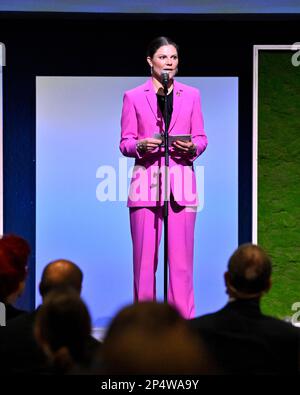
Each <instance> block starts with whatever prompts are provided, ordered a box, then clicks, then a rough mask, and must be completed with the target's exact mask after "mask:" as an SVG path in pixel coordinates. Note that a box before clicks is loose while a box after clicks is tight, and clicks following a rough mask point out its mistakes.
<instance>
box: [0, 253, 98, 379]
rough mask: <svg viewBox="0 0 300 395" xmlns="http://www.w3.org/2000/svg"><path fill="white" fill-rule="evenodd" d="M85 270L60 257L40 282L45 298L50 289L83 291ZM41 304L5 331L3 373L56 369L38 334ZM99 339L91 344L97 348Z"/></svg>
mask: <svg viewBox="0 0 300 395" xmlns="http://www.w3.org/2000/svg"><path fill="white" fill-rule="evenodd" d="M82 280H83V273H82V271H81V270H80V268H79V267H78V266H77V265H76V264H75V263H73V262H71V261H68V260H56V261H54V262H51V263H49V264H48V265H47V266H46V267H45V269H44V271H43V273H42V278H41V282H40V286H39V290H40V294H41V296H42V299H43V302H44V300H45V298H46V296H47V295H48V294H49V292H51V291H54V290H60V291H62V290H69V289H70V288H72V289H73V290H74V291H75V292H77V294H78V295H80V292H81V287H82ZM38 310H39V308H38V309H37V310H35V311H33V312H31V313H27V314H23V315H21V316H20V317H17V318H15V319H14V320H11V321H10V322H9V323H8V325H7V326H6V328H3V329H4V331H3V332H2V333H1V342H0V353H1V361H0V368H1V372H2V373H14V374H18V373H28V374H47V373H50V374H51V373H52V372H53V370H52V368H51V367H50V369H49V365H48V360H47V358H46V356H45V354H44V353H43V352H42V350H41V349H40V348H39V347H38V345H37V343H36V340H35V338H34V332H33V329H34V322H35V318H36V315H37V311H38ZM98 344H99V343H98V342H97V341H96V340H95V339H93V338H92V337H90V348H91V349H92V348H94V349H96V348H97V346H98Z"/></svg>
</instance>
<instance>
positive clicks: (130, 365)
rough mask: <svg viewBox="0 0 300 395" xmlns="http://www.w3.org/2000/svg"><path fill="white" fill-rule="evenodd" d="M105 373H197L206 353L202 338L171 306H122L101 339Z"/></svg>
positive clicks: (204, 363)
mask: <svg viewBox="0 0 300 395" xmlns="http://www.w3.org/2000/svg"><path fill="white" fill-rule="evenodd" d="M102 357H103V363H104V369H105V373H106V374H124V375H127V374H198V373H201V372H204V371H206V370H207V369H206V366H208V365H209V362H208V361H209V356H208V354H207V352H206V350H205V348H204V345H203V344H202V341H201V339H200V338H199V337H198V336H197V335H196V334H195V333H194V332H193V331H192V329H191V328H190V327H189V326H188V323H187V321H186V320H184V319H183V318H182V317H181V316H180V314H179V313H178V312H177V311H176V310H175V309H174V308H173V307H171V306H169V305H167V304H162V303H155V302H141V303H135V304H133V305H131V306H128V307H125V308H124V309H123V310H121V311H120V312H119V313H118V314H117V315H116V316H115V318H114V319H113V320H112V322H111V324H110V326H109V328H108V330H107V332H106V336H105V339H104V342H103V348H102Z"/></svg>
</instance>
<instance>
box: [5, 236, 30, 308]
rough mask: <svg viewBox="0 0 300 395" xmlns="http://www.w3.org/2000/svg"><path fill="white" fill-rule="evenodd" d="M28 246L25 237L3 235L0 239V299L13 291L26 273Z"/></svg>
mask: <svg viewBox="0 0 300 395" xmlns="http://www.w3.org/2000/svg"><path fill="white" fill-rule="evenodd" d="M29 255H30V247H29V244H28V243H27V241H26V240H25V239H23V238H22V237H20V236H16V235H4V236H3V237H2V238H1V239H0V300H2V301H5V299H6V298H7V297H8V296H9V295H11V294H12V293H13V292H15V291H16V290H17V289H18V287H19V285H20V283H21V282H22V281H24V280H25V278H26V275H27V264H28V258H29Z"/></svg>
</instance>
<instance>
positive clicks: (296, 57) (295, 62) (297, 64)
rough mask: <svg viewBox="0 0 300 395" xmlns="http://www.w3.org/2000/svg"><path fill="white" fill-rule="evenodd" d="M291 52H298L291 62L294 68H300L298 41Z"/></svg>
mask: <svg viewBox="0 0 300 395" xmlns="http://www.w3.org/2000/svg"><path fill="white" fill-rule="evenodd" d="M291 50H292V51H297V52H295V53H294V55H293V56H292V58H291V62H292V65H293V66H294V67H298V66H300V60H299V58H300V42H299V41H297V42H296V43H294V44H293V45H292V47H291Z"/></svg>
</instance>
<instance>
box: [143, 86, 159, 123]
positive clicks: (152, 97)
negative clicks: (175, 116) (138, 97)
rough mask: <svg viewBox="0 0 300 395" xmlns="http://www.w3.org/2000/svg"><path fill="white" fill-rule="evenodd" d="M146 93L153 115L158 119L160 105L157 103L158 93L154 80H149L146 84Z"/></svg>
mask: <svg viewBox="0 0 300 395" xmlns="http://www.w3.org/2000/svg"><path fill="white" fill-rule="evenodd" d="M145 94H146V98H147V101H148V104H149V106H150V108H151V110H152V112H153V115H154V116H155V119H156V120H158V115H159V114H158V111H159V108H158V105H157V97H156V94H155V92H154V88H153V85H152V80H151V79H150V80H148V81H147V82H146V84H145Z"/></svg>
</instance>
